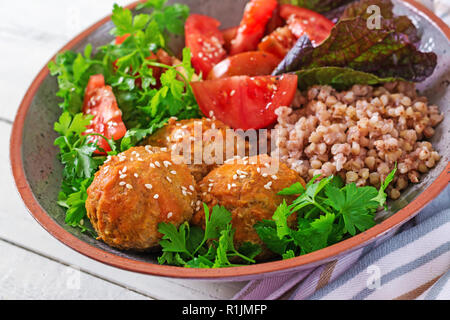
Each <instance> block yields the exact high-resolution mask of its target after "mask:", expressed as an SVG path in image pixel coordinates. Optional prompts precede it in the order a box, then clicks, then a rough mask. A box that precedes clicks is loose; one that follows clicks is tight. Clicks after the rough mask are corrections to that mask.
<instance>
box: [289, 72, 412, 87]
mask: <svg viewBox="0 0 450 320" xmlns="http://www.w3.org/2000/svg"><path fill="white" fill-rule="evenodd" d="M296 73H297V75H298V87H299V89H300V90H306V89H307V88H308V87H310V86H313V85H329V86H332V87H333V88H335V89H337V90H345V89H348V88H351V87H352V86H353V85H355V84H368V85H378V84H383V83H387V82H394V81H400V80H403V79H401V78H394V77H390V78H380V77H377V76H376V75H374V74H372V73H367V72H362V71H356V70H354V69H350V68H342V67H319V68H311V69H306V70H300V71H297V72H296Z"/></svg>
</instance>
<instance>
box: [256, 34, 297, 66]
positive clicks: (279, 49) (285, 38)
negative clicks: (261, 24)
mask: <svg viewBox="0 0 450 320" xmlns="http://www.w3.org/2000/svg"><path fill="white" fill-rule="evenodd" d="M296 41H297V38H296V37H295V36H294V35H293V34H292V32H291V30H289V27H282V28H278V29H276V30H275V31H274V32H272V33H271V34H269V35H268V36H266V37H264V39H262V41H261V43H260V44H259V45H258V49H259V50H260V51H264V52H268V53H271V54H273V55H275V56H277V57H278V58H280V59H283V58H284V57H285V56H286V54H287V53H288V52H289V50H291V49H292V47H293V46H294V44H295V42H296Z"/></svg>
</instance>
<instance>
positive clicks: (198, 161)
mask: <svg viewBox="0 0 450 320" xmlns="http://www.w3.org/2000/svg"><path fill="white" fill-rule="evenodd" d="M216 135H221V136H222V140H221V141H222V142H223V143H222V144H220V146H222V145H223V146H224V147H223V148H218V149H217V150H220V153H217V156H216V147H218V146H219V144H218V142H219V141H220V140H216V138H215V136H216ZM227 135H228V137H227ZM227 138H228V140H227ZM145 144H148V145H151V146H156V147H166V148H168V149H169V151H170V152H174V153H176V154H178V155H182V156H183V157H184V160H185V163H186V164H188V167H189V168H190V169H191V172H192V175H193V176H194V178H195V180H196V181H200V180H201V179H203V177H204V176H206V175H207V174H208V173H209V172H210V171H211V170H212V169H214V168H215V167H217V165H218V164H219V165H220V164H223V162H224V161H225V160H227V159H228V158H231V157H233V156H235V155H236V154H241V155H243V156H244V155H247V153H248V149H249V147H248V142H246V141H245V139H243V138H242V137H241V136H239V135H237V134H236V133H235V132H234V131H233V130H231V129H230V127H228V126H227V125H225V124H224V123H223V122H221V121H218V120H212V119H207V118H202V119H190V120H181V121H175V120H174V119H171V120H170V121H169V123H168V124H167V125H166V126H164V127H163V128H161V129H160V130H158V131H157V132H156V133H155V134H153V135H152V136H150V137H149V138H148V139H147V140H146V141H145ZM238 148H240V149H238Z"/></svg>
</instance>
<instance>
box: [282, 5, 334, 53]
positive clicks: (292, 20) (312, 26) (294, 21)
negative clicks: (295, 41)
mask: <svg viewBox="0 0 450 320" xmlns="http://www.w3.org/2000/svg"><path fill="white" fill-rule="evenodd" d="M280 15H281V17H282V18H284V19H285V20H286V21H287V24H288V26H289V28H290V29H291V31H292V33H293V34H294V35H295V36H296V37H297V38H300V37H301V36H302V35H304V34H305V33H306V34H307V35H308V37H309V39H310V40H311V42H312V43H313V44H314V45H319V44H321V43H322V42H323V41H324V40H325V39H326V38H328V36H329V35H330V33H331V29H333V27H334V24H333V22H331V21H330V20H328V19H327V18H325V17H324V16H322V15H321V14H319V13H317V12H314V11H312V10H308V9H305V8H300V7H297V6H294V5H291V4H284V5H282V6H281V8H280Z"/></svg>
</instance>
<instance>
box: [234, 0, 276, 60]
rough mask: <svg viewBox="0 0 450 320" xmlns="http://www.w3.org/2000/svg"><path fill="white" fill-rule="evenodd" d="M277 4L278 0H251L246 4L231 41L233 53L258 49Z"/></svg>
mask: <svg viewBox="0 0 450 320" xmlns="http://www.w3.org/2000/svg"><path fill="white" fill-rule="evenodd" d="M277 5H278V2H277V1H276V0H251V1H250V2H249V3H248V4H247V5H246V7H245V11H244V17H243V18H242V21H241V24H240V26H239V29H238V32H237V35H236V38H234V39H233V41H232V42H231V51H230V53H231V54H232V55H235V54H238V53H241V52H245V51H254V50H256V48H257V46H258V43H259V41H261V38H262V37H263V36H264V31H265V29H266V25H267V23H268V22H269V20H270V18H271V17H272V13H273V11H274V10H275V8H276V7H277Z"/></svg>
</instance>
